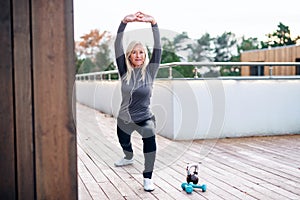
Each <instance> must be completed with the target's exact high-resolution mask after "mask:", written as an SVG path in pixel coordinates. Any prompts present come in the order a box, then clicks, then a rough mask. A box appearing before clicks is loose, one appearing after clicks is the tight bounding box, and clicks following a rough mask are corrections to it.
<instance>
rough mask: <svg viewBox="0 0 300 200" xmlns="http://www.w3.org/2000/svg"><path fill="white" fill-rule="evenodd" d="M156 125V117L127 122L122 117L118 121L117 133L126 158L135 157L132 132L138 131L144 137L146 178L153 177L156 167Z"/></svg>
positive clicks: (144, 174) (144, 173)
mask: <svg viewBox="0 0 300 200" xmlns="http://www.w3.org/2000/svg"><path fill="white" fill-rule="evenodd" d="M155 127H156V125H155V118H154V117H152V118H150V119H147V120H144V121H142V122H138V123H126V122H124V121H123V120H121V119H118V121H117V134H118V138H119V142H120V145H121V147H122V149H123V152H124V154H125V158H126V159H131V158H132V157H133V150H132V145H131V134H132V132H133V131H137V132H138V133H139V134H140V135H141V136H142V138H143V144H144V145H143V153H144V159H145V164H144V166H145V169H144V171H143V176H144V178H151V177H152V172H153V168H154V162H155V156H156V141H155Z"/></svg>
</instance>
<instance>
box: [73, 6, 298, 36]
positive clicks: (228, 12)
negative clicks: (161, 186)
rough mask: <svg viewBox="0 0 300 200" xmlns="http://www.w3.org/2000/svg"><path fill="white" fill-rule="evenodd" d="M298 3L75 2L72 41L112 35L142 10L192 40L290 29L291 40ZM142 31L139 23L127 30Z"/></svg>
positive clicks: (258, 34) (165, 27)
mask: <svg viewBox="0 0 300 200" xmlns="http://www.w3.org/2000/svg"><path fill="white" fill-rule="evenodd" d="M298 2H299V0H281V1H279V0H273V1H271V0H251V1H248V0H226V1H224V0H206V1H203V0H184V1H179V0H178V1H174V0H107V1H103V0H102V1H100V0H74V27H75V29H74V31H75V32H74V34H75V40H79V38H80V36H82V35H84V34H86V33H89V32H90V30H92V29H99V30H100V31H101V32H102V31H105V30H106V31H109V32H111V33H112V34H115V33H116V31H117V28H118V26H119V23H120V21H121V20H122V19H123V17H124V16H125V15H127V14H130V13H135V12H137V11H142V12H144V13H147V14H150V15H152V16H154V17H155V18H156V20H157V22H158V25H159V27H160V28H161V29H164V30H170V31H172V32H175V33H182V32H187V34H188V36H189V37H190V38H192V39H198V38H200V37H201V36H202V35H203V34H204V33H206V32H207V33H209V34H210V35H211V36H212V37H215V36H217V35H221V34H222V33H224V32H225V31H227V32H229V31H231V32H233V33H235V34H236V36H237V37H240V36H245V37H257V38H258V39H259V40H265V39H266V36H265V35H266V34H267V33H271V32H273V31H275V30H276V29H277V25H278V24H279V22H282V23H283V24H284V25H287V26H289V28H290V31H291V34H292V37H295V36H297V35H300V12H299V3H298ZM136 28H143V25H142V24H141V23H139V24H138V25H136V26H129V28H128V29H129V30H130V29H136Z"/></svg>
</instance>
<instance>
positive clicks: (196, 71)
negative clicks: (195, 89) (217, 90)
mask: <svg viewBox="0 0 300 200" xmlns="http://www.w3.org/2000/svg"><path fill="white" fill-rule="evenodd" d="M194 70H195V76H194V78H199V77H198V67H197V66H195V69H194Z"/></svg>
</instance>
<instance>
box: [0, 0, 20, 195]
mask: <svg viewBox="0 0 300 200" xmlns="http://www.w3.org/2000/svg"><path fill="white" fill-rule="evenodd" d="M11 15H12V14H11V7H10V1H9V0H3V1H0V21H1V23H0V44H1V48H0V58H1V59H0V199H15V198H16V194H17V193H16V174H15V144H14V140H15V135H14V101H13V96H14V94H13V91H14V89H13V54H12V51H13V43H12V32H11V29H12V21H11Z"/></svg>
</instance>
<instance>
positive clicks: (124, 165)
mask: <svg viewBox="0 0 300 200" xmlns="http://www.w3.org/2000/svg"><path fill="white" fill-rule="evenodd" d="M132 164H133V162H132V163H127V164H124V165H117V164H115V166H116V167H123V166H127V165H132Z"/></svg>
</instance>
